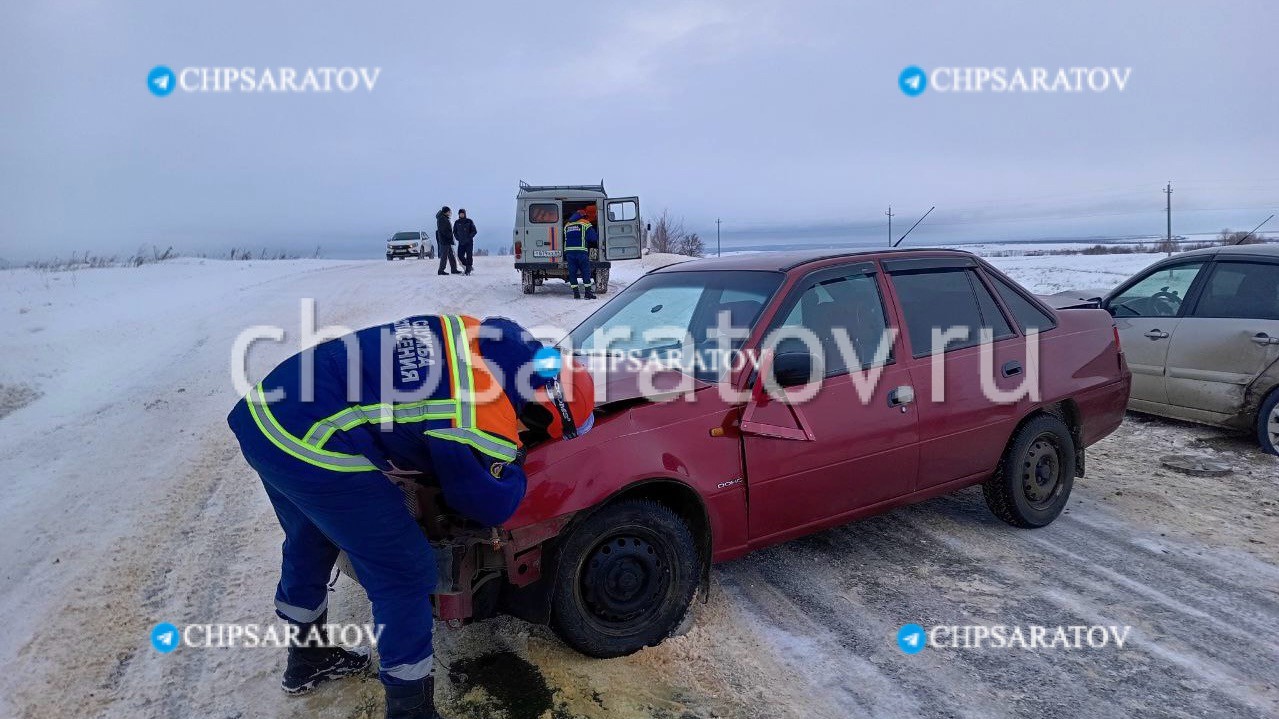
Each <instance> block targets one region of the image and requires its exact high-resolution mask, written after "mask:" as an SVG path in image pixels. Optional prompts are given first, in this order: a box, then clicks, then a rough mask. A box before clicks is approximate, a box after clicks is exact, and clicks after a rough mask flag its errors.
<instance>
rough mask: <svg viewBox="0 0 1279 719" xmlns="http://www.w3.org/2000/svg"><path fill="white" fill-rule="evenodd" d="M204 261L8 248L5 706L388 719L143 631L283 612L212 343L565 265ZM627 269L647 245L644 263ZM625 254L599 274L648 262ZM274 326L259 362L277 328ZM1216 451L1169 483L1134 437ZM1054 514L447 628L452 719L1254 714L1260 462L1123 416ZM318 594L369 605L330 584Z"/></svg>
mask: <svg viewBox="0 0 1279 719" xmlns="http://www.w3.org/2000/svg"><path fill="white" fill-rule="evenodd" d="M1155 259H1158V257H1157V256H1154V255H1120V256H1105V257H1083V256H1075V257H999V258H996V259H994V262H995V263H996V264H998V265H1000V266H1001V267H1004V268H1006V269H1007V270H1008V271H1009V272H1010V273H1011V274H1012V275H1013V276H1014V277H1015V278H1016V279H1018V280H1020V281H1022V282H1025V283H1026V284H1028V286H1030V287H1031V289H1033V290H1035V291H1039V292H1054V291H1057V290H1060V289H1067V288H1072V287H1104V286H1111V285H1114V284H1116V283H1117V282H1119V281H1120V280H1122V279H1123V278H1124V277H1126V276H1128V275H1129V274H1131V273H1132V272H1134V271H1136V270H1138V269H1140V268H1141V267H1143V266H1144V265H1146V264H1148V263H1149V262H1151V261H1154V260H1155ZM477 260H478V262H479V270H478V273H477V275H476V276H473V277H469V278H464V277H438V276H436V275H435V274H434V269H435V268H434V263H430V262H413V261H406V262H396V263H386V262H381V261H378V262H333V261H285V262H234V263H232V262H217V261H198V260H179V261H173V262H168V263H165V264H163V265H158V266H155V265H152V266H144V267H141V268H125V269H108V270H88V271H80V272H56V273H48V272H32V271H27V270H9V271H4V272H0V317H3V318H4V327H5V329H6V330H7V331H6V332H5V333H3V337H0V356H3V357H4V363H3V365H0V476H3V478H4V480H3V481H2V482H0V578H2V579H3V582H0V616H2V617H4V619H5V622H4V627H5V631H4V632H0V716H3V717H9V716H19V717H81V716H83V717H97V716H108V717H175V718H177V717H192V716H200V717H380V716H381V712H382V707H381V690H380V687H379V686H378V684H377V682H376V680H375V679H374V678H373V677H371V676H370V677H364V678H359V679H351V680H346V681H342V682H339V683H335V684H330V685H327V686H325V687H324V688H322V689H321V690H320V691H318V692H316V693H315V694H314V695H312V696H309V697H305V698H290V697H286V696H284V695H283V694H282V693H281V692H280V690H279V689H278V683H279V673H280V671H281V670H282V667H283V659H284V658H283V655H282V654H281V653H280V652H278V651H274V650H263V649H238V650H227V649H223V650H213V649H209V650H200V649H192V648H187V647H184V648H181V649H179V650H178V651H176V652H174V653H173V654H169V655H161V654H158V653H157V652H155V651H154V650H153V649H152V648H151V646H150V644H149V641H148V632H149V630H150V628H151V627H152V626H153V625H154V624H155V623H157V622H160V621H169V622H174V623H176V624H180V625H181V624H187V623H220V622H258V623H268V622H272V621H274V619H275V618H274V614H273V612H272V609H271V596H272V592H273V588H274V583H275V578H276V571H277V566H278V562H279V543H280V539H281V534H280V530H279V528H278V526H277V525H276V522H275V518H274V516H273V515H272V513H271V509H270V505H269V504H268V503H267V500H266V497H265V495H264V494H263V492H262V491H261V489H260V487H259V486H258V482H257V480H256V478H255V477H254V476H253V475H252V474H251V473H250V471H249V470H248V468H247V467H246V466H245V465H244V464H243V462H242V461H241V459H240V457H239V456H238V452H237V450H236V447H235V445H234V441H233V439H232V437H231V436H230V434H229V433H228V431H227V429H226V426H225V423H224V419H223V418H224V416H225V415H226V412H227V410H228V409H229V408H230V406H231V405H232V404H233V403H234V401H235V399H236V397H235V396H234V393H233V392H232V390H231V386H230V381H229V378H228V377H229V347H230V345H231V342H232V340H233V339H234V337H235V336H236V334H237V333H238V332H239V331H240V330H241V329H243V328H244V327H246V326H248V325H252V324H275V325H280V326H283V327H286V328H288V329H289V331H290V338H289V339H290V342H292V343H296V340H297V334H296V333H297V328H298V298H299V297H314V298H316V300H317V302H318V307H319V320H320V324H321V325H325V324H345V325H348V326H352V327H359V326H363V325H367V324H371V323H375V322H382V321H388V320H392V319H395V318H398V317H400V316H402V315H406V314H411V313H416V312H463V311H465V312H471V313H474V314H480V315H486V314H506V315H509V316H511V317H513V318H515V319H517V320H520V321H522V322H525V323H528V324H552V325H560V326H563V327H566V328H567V327H571V326H572V325H573V324H575V322H576V321H577V320H578V319H580V318H581V317H582V316H583V315H584V313H585V312H587V311H588V310H590V309H591V308H592V307H594V306H596V305H594V304H588V303H585V302H580V303H575V302H573V301H572V300H570V299H568V295H567V292H566V288H565V287H564V285H563V284H562V283H554V284H550V285H548V286H547V288H546V289H545V290H544V291H542V292H539V294H537V295H535V296H533V297H525V296H524V295H522V294H521V293H520V288H519V285H518V282H517V279H518V278H517V276H516V275H515V273H514V272H513V271H511V270H510V269H509V268H508V265H507V264H506V262H505V261H503V260H501V259H498V258H477ZM645 262H646V263H647V262H648V261H647V260H646V261H645ZM642 269H643V268H642V267H641V266H640V263H629V264H628V263H622V264H620V265H618V267H617V269H615V270H614V273H615V286H614V291H617V290H618V289H620V287H621V286H622V284H624V283H625V282H626V281H627V280H629V279H633V278H634V277H635V276H637V275H638V274H639V273H640V272H641V271H642ZM295 349H296V344H292V345H290V346H287V347H271V346H265V347H263V348H262V351H260V352H258V353H256V354H255V362H254V370H255V371H257V372H259V373H260V372H262V371H265V370H266V369H268V368H269V367H270V366H271V365H272V364H273V363H274V362H275V361H278V360H279V359H281V358H283V357H284V356H285V355H286V354H288V353H290V352H292V351H294V350H295ZM1185 450H1192V451H1197V452H1202V453H1206V454H1210V455H1213V456H1215V457H1217V458H1219V459H1223V460H1225V461H1227V462H1229V463H1231V464H1232V465H1233V466H1234V467H1235V472H1234V473H1233V474H1231V475H1229V476H1226V477H1221V478H1192V477H1187V476H1183V475H1178V474H1174V473H1171V472H1168V471H1164V470H1161V469H1159V468H1158V467H1157V465H1156V463H1155V462H1154V461H1153V460H1154V459H1155V458H1157V457H1159V456H1160V455H1163V454H1167V453H1170V452H1173V451H1185ZM1088 469H1089V472H1088V477H1087V478H1086V479H1084V480H1081V481H1079V482H1077V483H1076V485H1075V494H1074V498H1073V500H1072V502H1071V504H1070V507H1069V509H1068V511H1067V513H1066V514H1065V515H1064V516H1063V517H1062V518H1061V519H1060V520H1058V521H1057V522H1056V523H1055V524H1054V525H1052V526H1051V527H1048V528H1046V529H1042V530H1038V531H1023V530H1015V529H1012V528H1009V527H1007V526H1005V525H1003V524H1002V523H1000V522H999V521H997V520H995V519H994V518H993V517H992V516H991V515H990V514H989V513H988V512H987V511H986V509H985V508H984V506H983V504H982V502H981V499H980V493H979V492H978V491H976V490H968V491H965V492H961V493H959V494H957V495H954V496H950V497H945V498H941V499H937V500H933V501H931V502H928V503H925V504H922V505H919V506H916V507H911V508H906V509H900V510H897V511H894V512H891V513H889V514H886V515H882V516H879V517H875V518H871V519H867V520H863V521H860V522H857V523H854V524H850V525H848V526H846V527H842V528H839V529H834V530H830V531H827V532H823V533H821V534H818V535H814V536H812V537H808V538H805V539H801V540H798V541H794V542H791V543H788V544H785V545H781V546H778V547H775V548H772V549H768V550H765V551H761V552H757V553H755V554H753V555H750V556H748V557H746V558H744V559H741V560H739V561H736V562H732V563H729V564H726V565H722V566H720V567H718V568H717V569H716V570H715V571H714V573H713V586H712V592H711V596H710V600H709V602H708V603H707V604H705V605H701V606H699V607H698V609H697V621H696V624H695V625H694V627H693V629H692V630H691V632H690V633H689V634H687V635H686V636H683V637H679V638H675V639H672V640H669V641H667V642H666V643H664V644H663V645H662V646H659V647H656V648H652V649H648V650H645V651H643V652H640V653H639V654H637V655H634V656H632V657H626V658H622V659H616V660H610V661H598V660H592V659H587V658H584V657H581V656H579V655H576V654H574V653H573V652H571V651H568V650H567V649H565V648H564V647H563V646H561V645H560V644H559V643H558V642H556V641H555V640H554V639H553V638H552V637H550V635H549V634H548V633H547V632H546V631H545V630H543V629H540V628H535V627H530V626H528V625H525V624H523V623H520V622H517V621H514V620H509V619H504V620H497V621H492V622H484V623H480V624H477V625H473V626H470V627H467V628H466V629H464V630H461V631H456V632H452V631H447V630H443V629H442V628H441V631H440V632H439V634H438V637H439V639H438V644H437V647H438V654H439V656H440V658H441V659H442V660H443V661H445V662H447V663H448V664H449V665H450V666H452V667H453V668H454V669H455V670H456V672H458V673H457V674H456V676H455V679H456V680H457V681H456V682H452V681H445V680H443V678H442V679H441V686H440V688H439V696H440V698H441V700H442V701H443V703H444V709H445V710H446V716H455V717H476V718H478V717H510V718H511V719H524V718H526V717H553V718H557V719H564V718H566V717H670V718H672V719H691V718H697V717H700V718H709V717H759V718H760V719H764V718H769V719H771V718H775V717H794V718H796V719H799V718H801V717H802V718H804V719H810V718H814V717H832V718H834V717H839V718H843V717H851V716H885V717H907V716H926V717H999V716H1009V717H1014V716H1022V717H1071V718H1072V719H1075V718H1077V717H1100V716H1134V715H1140V716H1170V717H1204V716H1222V717H1226V716H1230V717H1263V716H1275V715H1279V688H1276V678H1279V649H1277V646H1279V644H1277V643H1276V641H1275V637H1276V636H1279V551H1277V550H1279V518H1277V517H1276V514H1277V513H1279V488H1277V482H1279V460H1276V458H1273V457H1268V456H1264V455H1261V454H1260V453H1259V452H1258V451H1257V450H1256V449H1255V448H1254V447H1253V445H1252V444H1251V443H1250V442H1249V441H1247V440H1246V439H1242V438H1238V437H1233V436H1230V435H1228V434H1226V433H1224V432H1220V431H1217V430H1212V429H1207V428H1201V427H1193V426H1189V425H1182V424H1176V423H1170V422H1163V421H1158V420H1149V419H1143V418H1140V417H1132V416H1130V418H1129V421H1128V422H1127V423H1126V424H1125V426H1124V427H1123V428H1122V429H1121V430H1120V431H1119V432H1118V433H1117V434H1116V435H1115V436H1113V437H1111V438H1109V439H1107V440H1105V441H1104V442H1102V443H1101V444H1100V445H1098V446H1097V447H1095V448H1094V449H1093V450H1091V451H1090V453H1089V458H1088ZM330 619H331V620H332V621H336V622H360V623H364V622H368V621H370V616H369V610H368V605H367V602H366V601H365V599H364V597H363V595H362V592H361V591H360V590H359V588H358V587H357V586H355V585H354V584H352V583H350V582H349V581H347V580H345V579H343V580H341V581H340V582H339V584H338V587H337V591H336V592H335V593H334V595H333V604H332V609H331V614H330ZM912 622H914V623H919V624H922V625H925V626H930V625H935V624H946V625H950V624H1004V625H1030V624H1039V625H1057V624H1090V625H1091V624H1104V625H1130V626H1131V627H1132V631H1131V633H1130V635H1129V636H1128V639H1127V643H1126V645H1125V647H1124V648H1123V649H1115V648H1113V647H1111V648H1107V649H1101V650H1089V649H1083V650H1039V651H1028V650H1020V649H1005V650H995V649H986V650H964V649H940V650H939V649H932V648H929V649H925V650H924V651H923V652H921V653H919V654H916V655H905V654H903V653H902V652H901V651H900V650H899V649H898V648H897V645H896V641H895V636H896V632H897V630H898V628H899V627H900V626H901V625H903V624H906V623H912Z"/></svg>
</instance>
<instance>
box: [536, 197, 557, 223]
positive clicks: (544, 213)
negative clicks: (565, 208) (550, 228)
mask: <svg viewBox="0 0 1279 719" xmlns="http://www.w3.org/2000/svg"><path fill="white" fill-rule="evenodd" d="M528 221H529V222H533V223H536V224H539V225H547V224H552V223H555V222H559V221H560V206H559V205H557V204H555V203H554V202H534V203H533V204H531V205H529V206H528Z"/></svg>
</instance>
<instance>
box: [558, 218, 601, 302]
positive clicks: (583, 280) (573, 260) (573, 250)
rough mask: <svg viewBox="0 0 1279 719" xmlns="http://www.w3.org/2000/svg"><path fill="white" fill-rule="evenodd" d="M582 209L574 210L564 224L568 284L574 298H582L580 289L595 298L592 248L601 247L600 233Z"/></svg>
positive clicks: (587, 295) (589, 296)
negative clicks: (592, 289)
mask: <svg viewBox="0 0 1279 719" xmlns="http://www.w3.org/2000/svg"><path fill="white" fill-rule="evenodd" d="M586 218H587V214H586V213H585V212H583V211H581V210H579V211H577V212H574V213H573V216H572V217H570V218H569V220H568V223H567V224H565V225H564V261H565V262H566V263H567V264H568V284H569V286H570V287H572V288H573V299H575V300H578V299H581V298H582V295H581V293H580V292H579V291H578V290H579V289H581V290H585V291H586V299H588V300H593V299H595V293H594V292H592V291H591V286H592V285H593V284H594V282H595V277H594V274H593V273H592V272H591V250H595V249H599V246H600V242H599V233H598V232H597V231H596V230H595V225H592V224H591V221H590V220H588V219H586Z"/></svg>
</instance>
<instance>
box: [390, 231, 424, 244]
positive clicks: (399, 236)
mask: <svg viewBox="0 0 1279 719" xmlns="http://www.w3.org/2000/svg"><path fill="white" fill-rule="evenodd" d="M419 237H420V235H418V233H416V232H397V233H395V234H394V235H392V236H391V241H392V242H394V241H396V240H415V241H416V240H417V239H418V238H419Z"/></svg>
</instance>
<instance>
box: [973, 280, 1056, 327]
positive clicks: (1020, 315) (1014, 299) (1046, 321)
mask: <svg viewBox="0 0 1279 719" xmlns="http://www.w3.org/2000/svg"><path fill="white" fill-rule="evenodd" d="M986 276H987V277H989V278H990V281H991V282H993V283H994V285H995V291H996V292H998V293H999V298H1000V299H1002V300H1003V301H1004V306H1005V307H1007V308H1008V311H1009V312H1012V313H1013V319H1015V320H1017V324H1019V325H1021V331H1022V332H1030V331H1031V330H1034V331H1036V332H1043V331H1044V330H1050V329H1052V328H1053V327H1056V326H1057V323H1056V322H1054V321H1053V318H1052V317H1051V316H1050V315H1049V314H1048V313H1046V312H1044V311H1043V310H1041V309H1040V308H1039V307H1038V306H1037V305H1036V304H1035V303H1034V302H1031V301H1030V300H1028V299H1026V297H1025V296H1024V295H1022V293H1021V292H1018V291H1017V288H1015V287H1013V286H1012V285H1010V284H1009V283H1008V282H1007V281H1005V280H1004V279H1003V278H1001V277H999V276H997V275H991V274H988V275H986Z"/></svg>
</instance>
